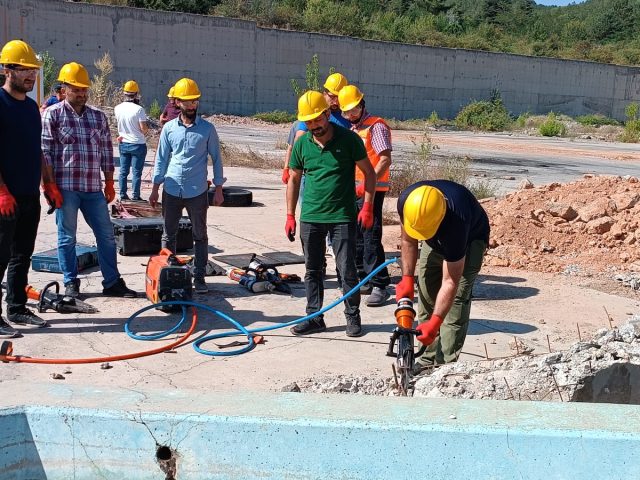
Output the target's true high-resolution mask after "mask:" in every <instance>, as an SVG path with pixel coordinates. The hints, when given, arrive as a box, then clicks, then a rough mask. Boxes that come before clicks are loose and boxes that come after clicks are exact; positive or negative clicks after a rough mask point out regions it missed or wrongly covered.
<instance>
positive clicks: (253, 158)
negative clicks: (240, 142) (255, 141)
mask: <svg viewBox="0 0 640 480" xmlns="http://www.w3.org/2000/svg"><path fill="white" fill-rule="evenodd" d="M220 154H221V155H222V162H223V164H224V166H225V167H247V168H257V169H260V170H273V169H278V168H281V167H282V159H281V158H274V157H270V156H268V155H263V154H261V153H259V152H256V151H254V150H252V149H251V148H247V149H244V148H240V147H238V146H237V145H228V144H226V143H224V142H220Z"/></svg>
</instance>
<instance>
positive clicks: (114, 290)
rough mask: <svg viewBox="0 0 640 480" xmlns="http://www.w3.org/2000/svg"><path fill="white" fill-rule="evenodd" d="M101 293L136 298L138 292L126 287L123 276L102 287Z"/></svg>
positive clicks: (109, 295)
mask: <svg viewBox="0 0 640 480" xmlns="http://www.w3.org/2000/svg"><path fill="white" fill-rule="evenodd" d="M102 294H103V295H105V296H107V297H122V298H136V297H137V296H138V294H137V293H136V292H134V291H133V290H131V289H130V288H127V284H126V283H124V279H123V278H119V279H118V280H117V281H116V283H114V284H113V285H111V286H110V287H107V288H103V289H102Z"/></svg>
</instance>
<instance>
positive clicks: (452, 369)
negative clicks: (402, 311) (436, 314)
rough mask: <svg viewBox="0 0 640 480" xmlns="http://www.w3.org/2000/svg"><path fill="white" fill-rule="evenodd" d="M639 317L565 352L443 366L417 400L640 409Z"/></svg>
mask: <svg viewBox="0 0 640 480" xmlns="http://www.w3.org/2000/svg"><path fill="white" fill-rule="evenodd" d="M639 338H640V315H636V316H634V317H633V318H632V319H631V320H630V321H629V322H628V323H626V324H625V325H623V326H622V327H620V328H614V329H612V330H607V329H602V330H599V331H598V332H597V333H596V335H595V336H594V338H593V339H591V340H589V341H581V342H577V343H575V344H574V345H572V346H571V347H570V348H569V349H568V350H566V351H563V352H553V353H548V354H544V355H517V356H514V357H509V358H501V359H496V360H487V361H481V362H459V363H453V364H448V365H443V366H441V367H439V368H437V369H436V370H435V371H434V372H433V373H432V374H430V375H427V376H421V377H419V378H417V380H416V382H415V392H414V396H417V397H446V398H474V399H494V400H534V401H535V400H538V401H539V400H544V401H564V402H566V401H578V402H606V403H625V404H640V340H639Z"/></svg>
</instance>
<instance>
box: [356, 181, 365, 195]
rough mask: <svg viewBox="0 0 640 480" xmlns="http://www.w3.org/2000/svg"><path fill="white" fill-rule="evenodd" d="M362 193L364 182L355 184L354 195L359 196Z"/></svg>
mask: <svg viewBox="0 0 640 480" xmlns="http://www.w3.org/2000/svg"><path fill="white" fill-rule="evenodd" d="M363 195H364V183H359V184H358V185H356V197H358V198H360V197H362V196H363Z"/></svg>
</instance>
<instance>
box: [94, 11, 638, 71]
mask: <svg viewBox="0 0 640 480" xmlns="http://www.w3.org/2000/svg"><path fill="white" fill-rule="evenodd" d="M88 1H92V3H107V4H112V5H126V6H132V7H141V8H152V9H160V10H171V11H183V12H191V13H200V14H211V15H222V16H227V17H233V18H244V19H251V20H255V21H257V22H258V23H259V24H260V25H263V26H267V27H278V28H286V29H294V30H305V31H313V32H324V33H336V34H341V35H350V36H354V37H362V38H368V39H376V40H389V41H395V42H407V43H417V44H423V45H433V46H444V47H458V48H469V49H479V50H489V51H499V52H510V53H520V54H525V55H536V56H548V57H559V58H572V59H581V60H594V61H598V62H606V63H617V64H626V65H638V64H640V38H639V37H638V30H639V29H640V27H639V25H640V0H587V1H586V2H584V3H581V4H577V5H569V6H567V7H544V6H541V5H537V4H536V3H535V2H534V1H533V0H88Z"/></svg>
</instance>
